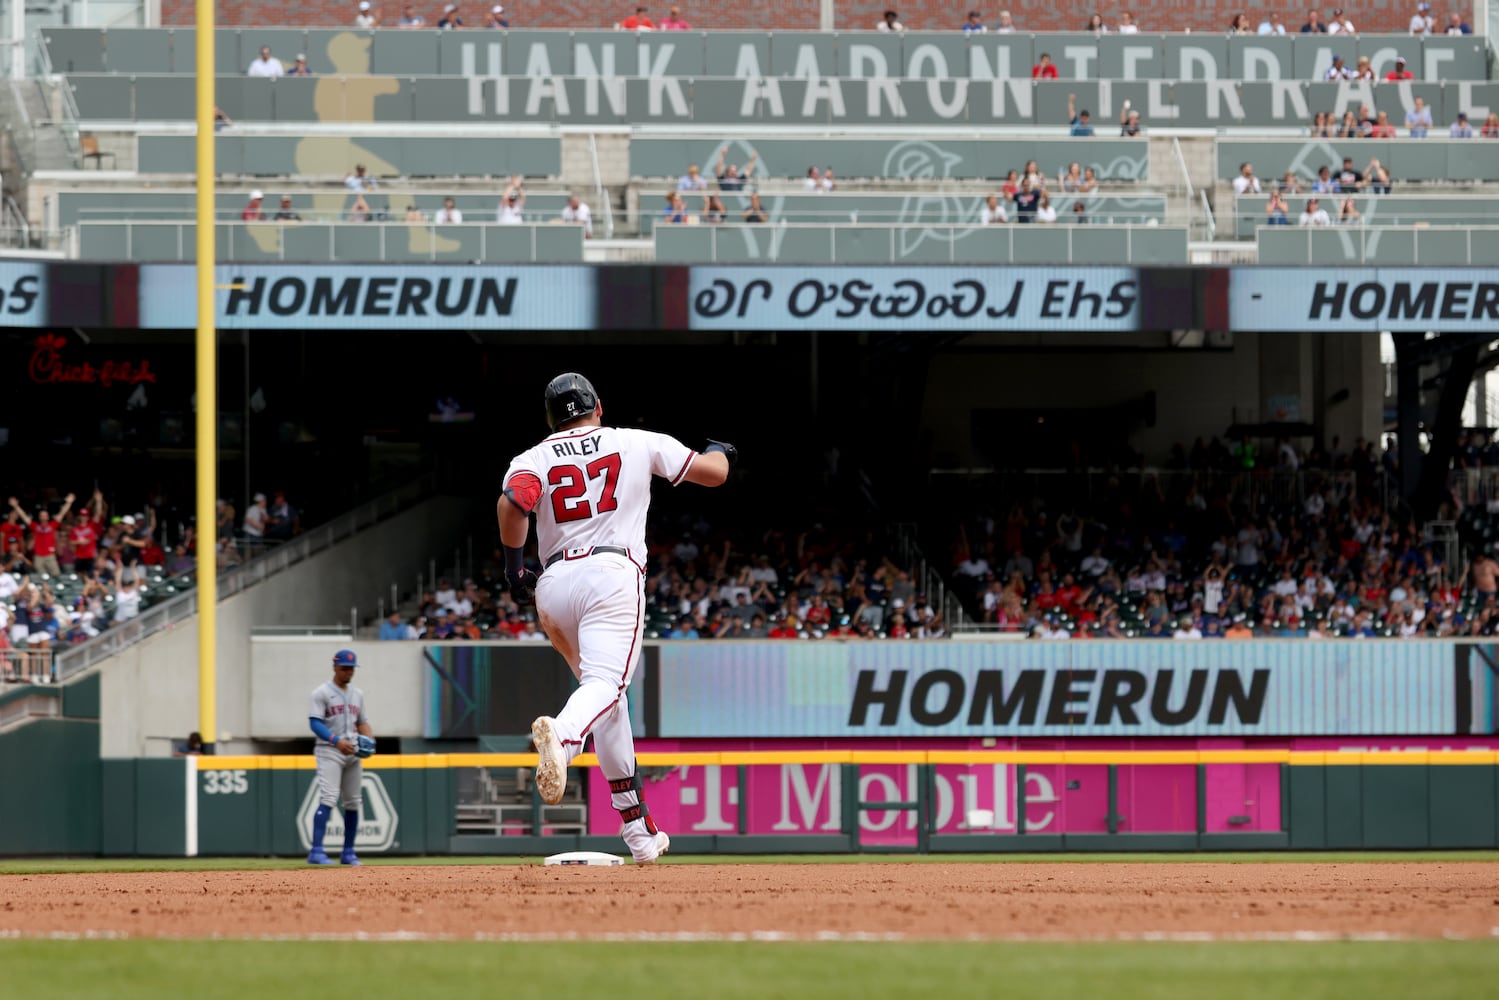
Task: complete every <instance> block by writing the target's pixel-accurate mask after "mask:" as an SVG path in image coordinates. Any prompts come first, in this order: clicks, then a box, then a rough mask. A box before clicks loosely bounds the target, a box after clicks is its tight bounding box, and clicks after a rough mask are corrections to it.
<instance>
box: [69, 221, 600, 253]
mask: <svg viewBox="0 0 1499 1000" xmlns="http://www.w3.org/2000/svg"><path fill="white" fill-rule="evenodd" d="M197 229H198V227H197V226H196V225H195V224H192V223H186V222H171V221H131V222H91V221H81V222H79V223H78V232H79V240H78V244H79V245H78V256H79V257H81V258H83V259H85V260H127V261H192V260H193V259H194V253H195V246H196V244H195V240H196V233H197ZM214 235H215V242H216V243H217V245H218V250H217V253H218V256H219V259H221V260H234V261H258V260H263V261H272V260H278V261H280V260H285V261H299V262H308V263H318V262H323V261H361V262H377V261H424V260H425V261H453V262H464V263H468V262H473V261H485V262H495V263H581V262H582V261H583V229H582V227H581V226H577V225H566V224H563V223H561V222H560V220H559V221H558V222H557V223H556V224H544V225H518V226H516V225H501V224H499V223H494V222H482V223H468V222H465V223H460V224H457V225H443V226H438V225H433V224H431V223H425V222H423V223H416V222H411V223H408V222H347V223H333V224H329V223H299V222H232V223H231V222H219V223H218V224H217V225H216V226H215V227H214Z"/></svg>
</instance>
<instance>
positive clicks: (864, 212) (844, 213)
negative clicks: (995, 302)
mask: <svg viewBox="0 0 1499 1000" xmlns="http://www.w3.org/2000/svg"><path fill="white" fill-rule="evenodd" d="M658 190H659V189H658ZM1047 191H1048V194H1049V195H1050V197H1051V204H1052V207H1053V208H1055V209H1056V210H1057V214H1058V216H1063V217H1070V214H1071V213H1072V207H1073V205H1075V204H1077V203H1079V202H1081V203H1082V205H1083V206H1084V213H1083V214H1084V216H1085V217H1086V218H1087V221H1088V222H1089V223H1092V224H1095V225H1097V224H1102V225H1111V226H1121V225H1135V226H1141V225H1159V224H1161V223H1163V222H1165V221H1166V201H1167V199H1166V196H1165V195H1164V194H1155V193H1152V192H1140V193H1138V194H1137V193H1134V192H1131V193H1129V194H1100V193H1090V194H1076V193H1074V194H1066V193H1064V192H1063V191H1062V189H1061V187H1060V186H1059V185H1058V184H1057V181H1056V178H1054V177H1053V178H1052V179H1051V181H1050V183H1049V184H1048V185H1047ZM995 193H996V194H998V192H995ZM682 197H683V199H684V200H685V201H686V203H687V208H688V211H689V212H691V213H692V214H694V215H696V214H699V212H700V210H701V208H702V198H703V193H702V192H697V193H692V194H684V195H683V196H682ZM719 198H720V199H721V200H722V201H723V205H724V208H725V210H726V211H727V212H728V218H729V220H730V221H733V222H737V221H739V220H740V219H741V218H742V217H743V215H744V211H745V210H746V209H747V208H749V204H750V200H749V195H747V194H744V193H740V192H732V193H719ZM984 198H985V195H983V194H980V193H979V192H977V191H969V192H964V193H961V194H960V193H954V192H951V191H942V190H938V189H935V188H929V189H927V190H922V187H921V185H920V183H919V182H913V186H912V188H911V189H910V190H907V191H903V192H900V193H884V192H879V193H877V192H871V191H851V192H846V193H839V192H835V193H831V194H780V193H777V192H776V190H775V188H774V187H766V188H762V189H761V191H760V207H761V208H762V209H763V210H764V211H765V213H766V215H767V216H768V217H769V219H770V221H771V222H776V223H792V224H811V225H823V226H828V225H841V224H845V223H847V224H852V225H897V224H899V225H921V226H957V227H965V226H973V225H976V224H977V223H978V222H979V218H980V215H979V213H980V212H981V210H982V209H983V207H984ZM661 204H664V202H659V201H658V200H656V199H655V198H654V197H652V193H650V186H649V185H642V190H641V208H640V232H641V235H643V236H649V235H650V233H651V232H652V230H653V229H655V227H656V226H658V225H664V224H665V223H663V222H662V221H661V220H662V212H661V211H660V210H659V208H658V206H659V205H661ZM1001 204H1002V205H1003V206H1004V208H1005V211H1006V213H1007V215H1008V217H1009V218H1011V219H1012V220H1013V218H1014V216H1015V206H1014V205H1013V204H1007V203H1003V202H1001Z"/></svg>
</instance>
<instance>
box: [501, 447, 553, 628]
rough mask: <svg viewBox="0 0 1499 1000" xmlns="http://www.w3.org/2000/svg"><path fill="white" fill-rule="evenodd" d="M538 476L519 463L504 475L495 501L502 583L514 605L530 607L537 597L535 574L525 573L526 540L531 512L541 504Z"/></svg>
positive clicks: (529, 531) (529, 530) (540, 487)
mask: <svg viewBox="0 0 1499 1000" xmlns="http://www.w3.org/2000/svg"><path fill="white" fill-rule="evenodd" d="M542 493H543V488H542V484H541V476H539V475H537V473H536V471H535V470H534V469H531V468H528V467H527V466H525V465H523V464H521V463H518V462H517V463H512V464H511V466H510V470H509V471H508V472H506V473H505V487H504V490H503V491H502V492H501V493H500V498H499V500H497V501H495V517H496V519H497V520H498V521H499V523H500V547H501V548H502V549H503V550H504V553H505V580H506V582H508V583H509V584H510V594H511V596H512V597H514V598H515V600H516V601H517V602H520V603H523V604H526V603H530V601H531V599H532V598H533V596H534V595H535V593H536V574H535V573H533V572H531V571H530V570H528V569H526V538H527V536H528V535H530V533H531V516H530V515H531V511H533V510H535V509H536V505H537V504H538V503H540V502H541V496H542Z"/></svg>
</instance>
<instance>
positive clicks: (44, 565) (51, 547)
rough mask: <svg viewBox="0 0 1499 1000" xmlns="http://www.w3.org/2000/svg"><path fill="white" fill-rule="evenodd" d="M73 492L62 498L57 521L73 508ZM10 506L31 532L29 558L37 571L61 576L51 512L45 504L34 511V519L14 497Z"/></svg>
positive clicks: (63, 518)
mask: <svg viewBox="0 0 1499 1000" xmlns="http://www.w3.org/2000/svg"><path fill="white" fill-rule="evenodd" d="M73 499H74V497H73V494H71V493H69V494H68V495H67V497H66V498H65V499H64V503H63V505H62V510H60V511H58V513H57V518H58V520H59V521H61V520H65V519H66V518H67V516H68V511H70V510H72V509H73ZM10 508H11V510H13V511H16V512H17V513H19V514H20V515H21V520H22V521H23V522H25V524H26V527H27V528H28V529H29V530H30V533H31V559H32V564H33V565H34V566H35V567H36V569H37V572H39V573H44V574H46V575H47V576H62V566H61V565H60V564H59V563H58V561H57V521H54V520H52V512H51V511H50V510H48V509H47V506H46V505H45V504H43V505H42V507H41V509H40V510H38V511H37V512H36V520H32V518H31V515H30V514H28V513H26V512H25V511H24V510H22V509H21V505H20V504H19V503H17V502H16V498H15V497H11V498H10Z"/></svg>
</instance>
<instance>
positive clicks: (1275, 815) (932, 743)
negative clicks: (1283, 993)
mask: <svg viewBox="0 0 1499 1000" xmlns="http://www.w3.org/2000/svg"><path fill="white" fill-rule="evenodd" d="M1281 748H1290V749H1297V750H1320V751H1338V750H1347V751H1351V752H1354V751H1362V750H1401V749H1407V750H1439V749H1452V750H1458V749H1499V739H1493V738H1487V739H1485V738H1473V739H1465V738H1456V737H1439V738H1435V739H1430V740H1417V739H1412V738H1403V739H1402V738H1398V737H1396V738H1383V739H1381V738H1367V737H1366V738H1360V737H1316V738H1304V739H1289V740H1285V739H1281V740H1245V739H1186V740H1183V739H1169V738H1160V739H1094V740H1000V741H995V740H933V739H925V740H924V739H919V738H913V739H895V740H769V739H763V740H653V739H645V740H640V741H638V742H637V744H636V750H637V752H670V751H708V752H712V751H728V750H772V751H783V752H784V751H794V750H834V749H836V750H851V749H857V750H963V749H971V750H991V751H992V750H995V749H1001V750H1032V751H1034V750H1092V751H1099V750H1236V749H1252V750H1269V749H1281ZM917 770H918V769H917V767H916V766H915V765H884V766H881V765H863V766H861V767H860V770H859V774H860V777H859V796H860V798H861V799H863V800H864V801H866V802H886V801H888V802H901V801H914V800H915V798H916V782H917ZM643 771H644V773H643V780H644V782H645V798H646V802H647V803H648V804H649V806H650V809H651V813H652V815H653V816H654V817H655V818H656V822H657V823H658V824H659V825H660V826H661V828H662V829H664V830H666V831H668V832H670V833H681V834H686V835H710V834H717V835H733V834H735V833H736V832H738V803H739V796H740V794H747V795H748V803H749V811H748V830H747V832H748V833H750V834H761V835H774V834H802V835H805V834H836V833H839V832H840V831H841V828H842V807H843V796H844V789H843V787H842V780H841V779H842V775H841V767H840V765H837V764H807V765H799V764H785V765H757V766H754V767H750V768H748V769H747V778H748V782H747V787H746V788H745V789H742V790H741V789H740V788H739V787H738V777H739V776H738V769H737V768H735V767H716V766H691V767H677V768H644V769H643ZM1017 777H1018V776H1017V769H1016V767H1015V766H1014V765H1008V764H984V765H977V766H961V765H939V766H938V767H937V773H936V785H935V794H936V811H937V832H938V833H943V834H964V833H975V834H977V833H984V834H1014V833H1017V832H1018V828H1019V823H1018V817H1017V816H1016V810H1015V801H1016V796H1015V782H1016V780H1017ZM1025 782H1026V809H1025V830H1026V832H1027V833H1034V834H1059V833H1067V834H1079V833H1107V832H1108V829H1109V825H1108V819H1109V818H1108V768H1107V767H1106V766H1104V765H1086V766H1065V767H1064V766H1061V765H1029V766H1027V768H1026V774H1025ZM1206 791H1207V810H1206V818H1207V832H1209V833H1230V832H1237V833H1243V832H1275V831H1278V830H1280V828H1281V812H1280V797H1281V788H1280V766H1279V765H1278V764H1211V765H1209V766H1208V768H1207V789H1206ZM1118 801H1119V823H1118V829H1119V832H1121V833H1191V832H1194V831H1195V830H1196V829H1197V773H1196V768H1195V767H1194V766H1192V765H1133V766H1130V765H1126V766H1121V767H1120V768H1119V798H1118ZM589 806H590V808H589V832H590V833H594V834H599V835H604V836H610V835H614V834H616V833H617V832H618V829H619V824H618V820H617V817H616V814H615V812H614V810H613V809H612V808H611V807H610V804H609V794H608V789H607V786H606V785H605V783H604V781H603V779H602V777H601V776H600V775H599V774H598V772H597V770H596V769H595V770H594V771H593V772H592V773H591V774H590V776H589ZM859 823H860V841H861V842H862V843H863V844H866V845H872V846H880V845H886V846H892V847H893V846H901V845H914V844H915V840H916V815H915V813H914V812H910V811H905V812H902V811H897V810H878V811H867V812H863V813H862V814H861V815H860V819H859Z"/></svg>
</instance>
